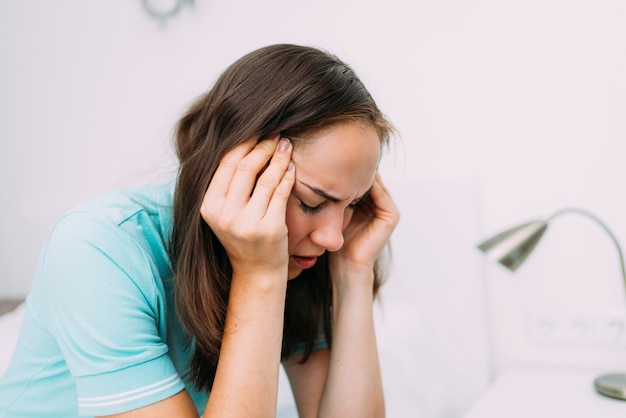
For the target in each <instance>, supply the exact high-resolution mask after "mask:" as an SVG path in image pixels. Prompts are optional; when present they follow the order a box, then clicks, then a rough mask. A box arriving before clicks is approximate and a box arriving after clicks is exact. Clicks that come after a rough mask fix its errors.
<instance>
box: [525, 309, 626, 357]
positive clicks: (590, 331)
mask: <svg viewBox="0 0 626 418" xmlns="http://www.w3.org/2000/svg"><path fill="white" fill-rule="evenodd" d="M527 335H528V340H529V341H530V342H531V343H532V344H537V345H558V346H568V347H593V348H617V349H623V348H626V313H624V312H609V311H588V312H580V311H577V312H573V311H554V310H550V311H541V312H539V311H537V312H533V313H530V314H529V315H528V316H527Z"/></svg>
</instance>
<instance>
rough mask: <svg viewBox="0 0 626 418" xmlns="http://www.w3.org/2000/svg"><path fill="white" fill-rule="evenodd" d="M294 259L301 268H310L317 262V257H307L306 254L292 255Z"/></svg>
mask: <svg viewBox="0 0 626 418" xmlns="http://www.w3.org/2000/svg"><path fill="white" fill-rule="evenodd" d="M291 258H293V261H294V262H295V263H296V264H297V265H298V267H300V268H301V269H310V268H311V267H313V266H314V265H315V263H316V262H317V257H316V256H313V257H306V256H298V255H292V256H291Z"/></svg>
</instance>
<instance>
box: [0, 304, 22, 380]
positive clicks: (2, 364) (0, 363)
mask: <svg viewBox="0 0 626 418" xmlns="http://www.w3.org/2000/svg"><path fill="white" fill-rule="evenodd" d="M25 308H26V306H25V304H24V303H21V304H20V305H18V306H17V308H15V309H14V310H12V311H11V312H9V313H7V314H4V315H2V316H0V336H1V337H2V343H0V376H2V375H3V374H4V371H5V370H6V368H7V366H8V365H9V361H10V360H11V356H12V355H13V351H14V349H15V343H16V342H17V336H18V335H19V332H20V325H21V323H22V317H23V316H24V309H25Z"/></svg>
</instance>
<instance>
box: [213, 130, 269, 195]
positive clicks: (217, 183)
mask: <svg viewBox="0 0 626 418" xmlns="http://www.w3.org/2000/svg"><path fill="white" fill-rule="evenodd" d="M257 142H258V137H252V138H248V139H247V140H246V141H244V142H242V143H241V144H239V145H237V146H235V147H234V148H233V149H231V150H230V151H228V152H227V153H226V154H225V155H224V157H223V158H222V159H221V161H220V163H219V165H218V166H217V169H216V170H215V173H214V174H213V178H212V179H211V183H210V184H209V188H208V190H210V191H211V195H212V197H214V198H218V197H224V196H226V194H227V193H228V190H229V189H230V184H231V182H232V179H233V176H234V174H235V171H236V170H237V165H238V164H239V162H240V161H241V160H242V159H243V158H244V157H245V156H246V155H248V154H249V153H250V151H251V150H252V149H253V148H254V146H255V145H256V144H257ZM207 192H208V191H207Z"/></svg>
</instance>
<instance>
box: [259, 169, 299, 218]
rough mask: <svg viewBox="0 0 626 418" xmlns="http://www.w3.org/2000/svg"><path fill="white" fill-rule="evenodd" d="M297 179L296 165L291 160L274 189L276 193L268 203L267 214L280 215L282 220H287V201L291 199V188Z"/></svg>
mask: <svg viewBox="0 0 626 418" xmlns="http://www.w3.org/2000/svg"><path fill="white" fill-rule="evenodd" d="M295 181H296V167H295V166H294V164H293V162H292V161H290V162H289V164H288V165H287V170H286V171H285V173H284V174H283V177H282V178H281V180H280V182H279V183H278V186H276V189H275V190H274V194H273V195H272V199H271V200H270V201H269V204H268V205H267V212H266V216H276V217H280V218H279V219H282V221H283V222H284V221H285V218H286V213H287V201H288V200H289V196H290V195H291V189H293V184H294V183H295Z"/></svg>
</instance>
